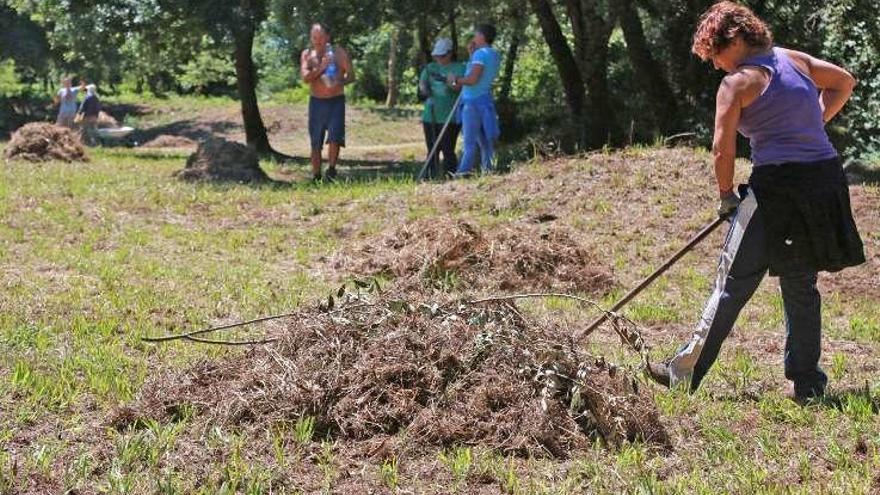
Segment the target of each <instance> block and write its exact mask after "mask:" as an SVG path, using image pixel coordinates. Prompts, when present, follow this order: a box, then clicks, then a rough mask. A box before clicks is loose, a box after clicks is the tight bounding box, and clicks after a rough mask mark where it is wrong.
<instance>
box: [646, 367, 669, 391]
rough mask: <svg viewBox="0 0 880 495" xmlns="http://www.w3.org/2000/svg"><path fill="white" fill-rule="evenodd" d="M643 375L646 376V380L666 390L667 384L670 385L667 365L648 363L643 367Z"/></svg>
mask: <svg viewBox="0 0 880 495" xmlns="http://www.w3.org/2000/svg"><path fill="white" fill-rule="evenodd" d="M645 374H646V375H648V378H650V379H651V380H654V381H655V382H657V383H659V384H660V385H663V386H664V387H666V388H669V384H670V383H672V379H671V378H670V376H669V365H668V364H667V363H648V365H647V366H646V367H645Z"/></svg>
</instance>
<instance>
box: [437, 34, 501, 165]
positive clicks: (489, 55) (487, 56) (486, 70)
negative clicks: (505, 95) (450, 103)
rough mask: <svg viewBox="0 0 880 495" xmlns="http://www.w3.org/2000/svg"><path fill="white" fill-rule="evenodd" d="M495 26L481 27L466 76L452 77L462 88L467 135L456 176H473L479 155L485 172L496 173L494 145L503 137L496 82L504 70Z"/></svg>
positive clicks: (462, 118) (463, 127)
mask: <svg viewBox="0 0 880 495" xmlns="http://www.w3.org/2000/svg"><path fill="white" fill-rule="evenodd" d="M494 41H495V26H493V25H491V24H479V25H477V27H476V28H475V31H474V37H473V40H471V42H470V44H469V45H468V49H469V50H470V51H471V57H470V60H469V61H468V64H467V72H466V73H465V75H464V76H463V77H462V76H457V75H455V74H450V75H449V76H448V80H449V83H450V84H451V85H452V86H453V87H455V88H459V87H460V88H462V89H461V110H460V111H461V126H462V134H463V135H464V151H463V153H462V156H461V161H460V162H459V164H458V171H457V172H456V175H457V176H459V177H465V176H468V175H470V174H471V171H472V169H473V167H474V162H475V161H476V159H477V155H478V153H479V156H480V158H481V165H482V170H483V172H489V171H490V170H492V158H493V155H494V142H495V140H496V139H498V136H499V135H500V130H499V128H498V115H497V113H496V112H495V100H494V99H493V98H492V83H493V82H494V81H495V78H496V77H497V76H498V70H499V68H500V67H501V55H500V54H499V53H498V51H497V50H495V49H494V48H492V43H493V42H494Z"/></svg>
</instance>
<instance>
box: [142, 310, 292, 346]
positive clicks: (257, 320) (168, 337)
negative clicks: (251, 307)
mask: <svg viewBox="0 0 880 495" xmlns="http://www.w3.org/2000/svg"><path fill="white" fill-rule="evenodd" d="M296 314H297V313H284V314H280V315H272V316H263V317H261V318H254V319H253V320H247V321H240V322H238V323H229V324H227V325H220V326H217V327H210V328H204V329H202V330H193V331H192V332H185V333H178V334H173V335H163V336H161V337H141V340H143V341H144V342H168V341H170V340H180V339H187V340H195V341H196V342H201V341H203V340H204V339H201V340H196V339H193V338H192V337H194V336H196V335H202V334H206V333H211V332H216V331H218V330H226V329H227V328H235V327H243V326H245V325H251V324H254V323H260V322H262V321H269V320H279V319H281V318H288V317H291V316H296Z"/></svg>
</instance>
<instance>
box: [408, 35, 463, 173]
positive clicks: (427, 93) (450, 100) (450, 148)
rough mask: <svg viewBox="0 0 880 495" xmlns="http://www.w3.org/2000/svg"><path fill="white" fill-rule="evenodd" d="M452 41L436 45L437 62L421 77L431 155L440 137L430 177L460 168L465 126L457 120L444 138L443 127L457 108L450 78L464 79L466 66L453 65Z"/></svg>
mask: <svg viewBox="0 0 880 495" xmlns="http://www.w3.org/2000/svg"><path fill="white" fill-rule="evenodd" d="M452 55H453V53H452V40H450V39H448V38H439V39H437V41H436V42H435V43H434V49H433V50H431V56H432V57H434V61H433V62H431V63H429V64H428V65H426V66H425V68H424V69H422V73H421V75H420V76H419V93H421V95H422V97H423V98H425V108H424V110H423V111H422V127H423V129H424V131H425V144H426V145H427V147H428V153H430V152H431V150H432V149H433V148H434V142H435V141H436V140H437V138H438V137H440V144H439V145H438V147H437V152H436V153H435V154H434V156H433V157H432V158H431V163H430V164H429V168H428V170H429V172H428V173H429V174H430V176H432V177H441V176H443V175H445V174H446V173H450V174H451V173H454V172H455V170H456V169H457V168H458V160H457V159H456V157H455V142H456V141H457V140H458V132H459V130H460V129H461V125H460V124H459V122H458V119H456V118H455V117H453V121H451V122H450V123H449V126H448V128H447V129H446V132H445V133H444V134H443V136H440V131H441V130H442V129H443V124H444V123H445V122H446V119H447V118H448V117H449V114H450V113H451V112H452V107H453V106H454V105H455V98H456V94H457V91H456V89H454V88H453V87H452V86H450V85H449V84H448V83H447V78H448V77H449V75H450V74H451V75H453V76H463V75H464V72H465V65H464V64H463V63H461V62H453V61H452ZM440 153H443V170H440V168H439V159H438V156H439V155H440Z"/></svg>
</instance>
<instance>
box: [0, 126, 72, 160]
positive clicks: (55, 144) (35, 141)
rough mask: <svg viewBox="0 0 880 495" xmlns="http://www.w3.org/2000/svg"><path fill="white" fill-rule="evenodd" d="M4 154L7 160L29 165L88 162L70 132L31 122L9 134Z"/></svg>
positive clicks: (65, 129) (62, 128) (63, 128)
mask: <svg viewBox="0 0 880 495" xmlns="http://www.w3.org/2000/svg"><path fill="white" fill-rule="evenodd" d="M4 155H5V156H6V158H7V159H9V160H27V161H31V162H43V161H49V160H63V161H66V162H85V161H88V157H87V156H86V151H85V148H83V145H82V143H81V142H80V139H79V136H78V135H77V134H76V133H75V132H74V131H72V130H70V129H68V128H66V127H61V126H57V125H55V124H49V123H46V122H34V123H31V124H26V125H23V126H22V127H20V128H19V129H18V130H17V131H15V133H14V134H13V135H12V139H11V140H10V141H9V146H7V147H6V150H5V151H4Z"/></svg>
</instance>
